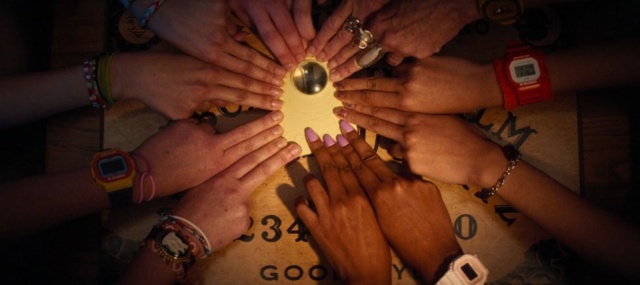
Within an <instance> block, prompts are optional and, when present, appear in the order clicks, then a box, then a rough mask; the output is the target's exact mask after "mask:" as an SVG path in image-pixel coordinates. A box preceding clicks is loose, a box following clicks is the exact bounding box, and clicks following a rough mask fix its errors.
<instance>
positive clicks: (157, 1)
mask: <svg viewBox="0 0 640 285" xmlns="http://www.w3.org/2000/svg"><path fill="white" fill-rule="evenodd" d="M162 3H164V0H154V1H153V3H151V5H149V7H147V9H146V10H144V14H143V15H142V18H140V28H143V29H146V28H147V24H148V23H149V19H150V18H151V16H153V14H155V12H156V10H158V7H160V5H162Z"/></svg>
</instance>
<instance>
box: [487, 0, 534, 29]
mask: <svg viewBox="0 0 640 285" xmlns="http://www.w3.org/2000/svg"><path fill="white" fill-rule="evenodd" d="M478 10H480V13H481V14H482V15H483V16H484V18H485V19H487V20H490V21H495V22H499V23H500V24H503V25H511V24H513V23H515V22H516V20H518V18H520V16H522V13H523V12H524V4H523V3H522V0H478Z"/></svg>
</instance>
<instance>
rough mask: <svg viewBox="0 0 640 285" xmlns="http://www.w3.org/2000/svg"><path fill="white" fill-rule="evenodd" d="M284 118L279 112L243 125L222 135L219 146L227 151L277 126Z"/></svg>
mask: <svg viewBox="0 0 640 285" xmlns="http://www.w3.org/2000/svg"><path fill="white" fill-rule="evenodd" d="M283 118H284V114H282V112H280V111H274V112H271V113H269V114H267V115H265V116H262V117H261V118H259V119H256V120H254V121H251V122H249V123H246V124H243V125H241V126H239V127H236V128H235V129H233V130H231V131H229V132H227V133H225V134H222V135H221V136H223V137H222V139H221V142H220V146H221V147H222V148H223V149H225V150H226V149H229V148H231V147H233V146H235V145H237V144H239V143H241V142H243V141H245V140H248V139H250V138H252V137H254V136H255V135H257V134H258V133H260V132H262V131H264V130H266V129H268V128H271V127H273V126H275V125H277V124H279V123H280V122H281V121H282V119H283Z"/></svg>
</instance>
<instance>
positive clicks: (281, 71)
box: [275, 66, 287, 85]
mask: <svg viewBox="0 0 640 285" xmlns="http://www.w3.org/2000/svg"><path fill="white" fill-rule="evenodd" d="M275 73H276V75H278V76H280V77H283V76H284V75H285V74H287V70H286V69H285V68H284V67H282V66H278V67H276V70H275ZM280 85H281V84H280Z"/></svg>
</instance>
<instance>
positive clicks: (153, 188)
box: [131, 151, 156, 204]
mask: <svg viewBox="0 0 640 285" xmlns="http://www.w3.org/2000/svg"><path fill="white" fill-rule="evenodd" d="M131 156H135V157H137V158H138V159H140V160H141V161H142V162H143V163H144V165H145V166H146V168H147V170H145V171H142V172H140V171H139V172H138V173H140V178H139V180H138V188H139V189H140V195H138V196H140V199H139V200H138V201H136V204H140V203H142V201H143V200H144V201H147V202H148V201H151V200H152V199H153V197H155V195H156V181H155V180H154V179H153V176H152V175H151V173H150V172H151V166H150V164H149V161H148V160H147V159H146V158H145V157H144V156H143V155H142V154H140V153H138V152H135V151H132V152H131ZM147 177H148V178H149V183H150V184H151V193H150V194H149V198H147V199H146V200H145V199H144V180H145V178H147Z"/></svg>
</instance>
